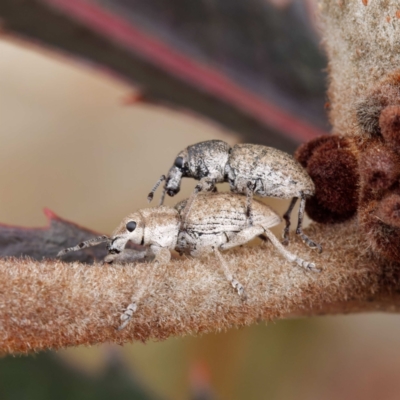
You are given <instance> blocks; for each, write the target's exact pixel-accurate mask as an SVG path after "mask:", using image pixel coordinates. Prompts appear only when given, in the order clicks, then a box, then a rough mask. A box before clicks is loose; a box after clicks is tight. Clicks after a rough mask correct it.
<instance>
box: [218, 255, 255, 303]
mask: <svg viewBox="0 0 400 400" xmlns="http://www.w3.org/2000/svg"><path fill="white" fill-rule="evenodd" d="M214 253H215V255H216V256H217V258H218V259H219V262H220V263H221V266H222V269H223V271H224V274H225V277H226V279H228V282H229V283H230V284H231V285H232V287H233V288H234V289H235V290H236V291H237V292H238V295H239V296H241V297H242V298H243V299H246V298H247V295H246V292H245V290H244V286H243V285H242V284H241V283H240V282H239V281H238V280H236V278H235V277H234V276H233V275H232V273H231V270H230V268H229V265H228V263H227V262H226V260H225V259H224V257H222V254H221V253H220V251H219V250H218V249H217V248H214Z"/></svg>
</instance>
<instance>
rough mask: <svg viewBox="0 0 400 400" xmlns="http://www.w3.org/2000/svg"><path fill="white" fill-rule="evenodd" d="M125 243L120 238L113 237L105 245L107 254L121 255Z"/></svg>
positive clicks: (124, 240)
mask: <svg viewBox="0 0 400 400" xmlns="http://www.w3.org/2000/svg"><path fill="white" fill-rule="evenodd" d="M126 242H127V240H126V239H124V238H122V237H120V236H116V237H113V238H112V239H111V241H110V243H109V244H108V245H107V250H108V252H109V254H119V253H121V251H122V250H123V249H124V248H125V245H126Z"/></svg>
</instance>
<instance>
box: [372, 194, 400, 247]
mask: <svg viewBox="0 0 400 400" xmlns="http://www.w3.org/2000/svg"><path fill="white" fill-rule="evenodd" d="M376 215H377V216H378V218H379V219H380V220H381V221H382V222H384V223H385V224H387V225H390V226H393V227H396V228H400V195H398V194H394V193H392V194H389V195H388V196H386V197H384V198H383V199H382V201H381V202H380V204H379V206H378V209H377V212H376ZM399 244H400V243H399Z"/></svg>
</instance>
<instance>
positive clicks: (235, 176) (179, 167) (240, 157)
mask: <svg viewBox="0 0 400 400" xmlns="http://www.w3.org/2000/svg"><path fill="white" fill-rule="evenodd" d="M184 177H189V178H194V179H196V180H199V181H200V182H199V184H198V185H197V186H196V188H195V190H194V192H193V194H192V196H191V197H190V199H189V201H188V203H187V205H186V208H185V210H184V211H183V213H182V224H183V225H185V224H186V219H187V217H188V215H189V214H190V212H191V208H192V205H193V202H194V200H195V198H196V196H197V194H198V193H199V192H200V191H214V190H216V187H215V185H216V184H217V183H221V182H229V186H230V190H231V191H232V192H233V193H240V194H245V195H246V197H247V216H248V222H249V225H250V226H251V225H252V224H253V223H254V214H253V195H258V196H261V197H277V198H281V199H289V198H291V199H292V201H291V202H290V205H289V208H288V210H287V211H286V213H285V214H284V215H283V218H284V220H285V221H286V225H285V228H284V230H283V244H285V245H287V244H288V242H289V227H290V215H291V213H292V211H293V208H294V206H295V204H296V201H297V200H298V199H300V207H299V213H298V223H297V229H296V233H297V234H298V235H299V236H300V237H301V238H302V240H303V241H304V242H305V243H306V244H307V245H308V246H309V247H311V248H316V249H318V251H319V252H321V251H322V247H321V245H320V244H318V243H315V242H314V241H312V240H311V239H310V238H309V237H308V236H307V235H306V234H305V233H304V232H303V229H302V223H303V217H304V209H305V204H306V199H307V197H310V196H312V195H313V194H314V192H315V187H314V183H313V181H312V180H311V178H310V177H309V175H308V174H307V172H306V171H305V170H304V169H303V167H302V166H301V165H300V164H299V163H298V162H297V161H296V160H295V159H294V158H293V157H291V156H290V155H289V154H287V153H284V152H282V151H280V150H277V149H274V148H272V147H266V146H262V145H257V144H237V145H235V146H233V147H230V146H229V145H228V144H227V143H225V142H223V141H222V140H208V141H205V142H200V143H196V144H194V145H191V146H188V147H186V149H184V150H182V151H181V152H180V153H179V154H178V155H177V157H176V159H175V161H174V165H173V166H172V167H171V169H170V170H169V172H168V175H167V176H165V175H162V176H161V177H160V179H159V180H158V181H157V183H156V184H155V186H154V187H153V189H152V191H151V192H150V193H149V195H148V200H149V202H150V201H151V200H152V199H153V197H154V193H155V191H156V190H157V188H158V187H159V186H160V184H161V183H162V182H163V181H165V184H164V190H163V193H162V196H161V200H160V205H162V204H163V202H164V198H165V194H168V196H171V197H172V196H175V195H176V194H177V193H178V192H179V191H180V185H181V180H182V178H184Z"/></svg>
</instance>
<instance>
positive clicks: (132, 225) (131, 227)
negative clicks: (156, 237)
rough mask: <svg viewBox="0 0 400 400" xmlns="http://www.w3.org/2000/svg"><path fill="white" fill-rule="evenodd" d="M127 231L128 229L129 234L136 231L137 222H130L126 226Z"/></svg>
mask: <svg viewBox="0 0 400 400" xmlns="http://www.w3.org/2000/svg"><path fill="white" fill-rule="evenodd" d="M126 229H127V230H128V231H129V232H133V231H134V230H135V229H136V222H135V221H129V222H128V223H127V224H126Z"/></svg>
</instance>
